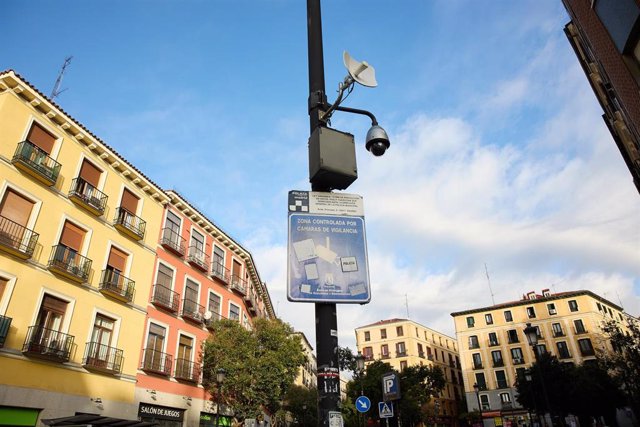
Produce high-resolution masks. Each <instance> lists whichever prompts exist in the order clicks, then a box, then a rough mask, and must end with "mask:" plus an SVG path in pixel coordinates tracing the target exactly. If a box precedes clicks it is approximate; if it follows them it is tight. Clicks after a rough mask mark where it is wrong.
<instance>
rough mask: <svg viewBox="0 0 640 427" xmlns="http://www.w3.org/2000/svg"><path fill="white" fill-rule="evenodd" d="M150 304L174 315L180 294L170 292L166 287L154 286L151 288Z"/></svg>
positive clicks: (178, 304)
mask: <svg viewBox="0 0 640 427" xmlns="http://www.w3.org/2000/svg"><path fill="white" fill-rule="evenodd" d="M151 303H152V304H154V305H156V306H159V307H162V308H164V309H165V310H169V311H171V312H172V313H175V312H177V311H178V308H179V306H180V294H179V293H177V292H174V291H172V290H171V289H169V288H167V287H166V286H162V285H160V284H156V285H154V286H153V295H152V296H151Z"/></svg>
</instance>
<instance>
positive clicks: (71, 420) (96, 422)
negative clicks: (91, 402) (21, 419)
mask: <svg viewBox="0 0 640 427" xmlns="http://www.w3.org/2000/svg"><path fill="white" fill-rule="evenodd" d="M42 423H43V424H45V425H48V426H74V427H80V426H86V427H90V426H98V427H151V426H157V425H158V423H156V422H148V421H138V420H125V419H122V418H112V417H104V416H102V415H95V414H79V415H73V416H70V417H62V418H49V419H47V420H42Z"/></svg>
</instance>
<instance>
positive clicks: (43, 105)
mask: <svg viewBox="0 0 640 427" xmlns="http://www.w3.org/2000/svg"><path fill="white" fill-rule="evenodd" d="M25 85H26V86H27V87H28V88H29V89H30V91H31V92H32V93H28V91H25V88H24V86H25ZM4 90H12V91H13V92H15V93H16V94H18V95H19V97H21V98H23V99H25V100H27V101H29V103H30V104H31V105H32V106H33V107H34V108H35V109H37V110H39V111H40V112H41V113H42V114H43V115H46V116H47V117H48V118H49V120H51V121H53V122H54V123H56V124H58V125H61V127H62V129H64V130H65V131H66V132H67V133H68V134H69V135H71V136H72V137H73V138H75V139H76V140H77V141H79V142H80V143H81V144H85V145H87V146H88V147H89V149H90V150H92V151H95V150H96V149H98V148H102V149H103V150H102V152H101V153H96V154H98V155H100V157H101V158H103V160H104V161H105V162H108V163H109V164H111V166H113V167H114V168H116V169H117V168H118V167H122V164H125V165H126V166H128V167H129V168H130V169H132V170H133V171H134V172H135V173H136V175H137V177H133V176H131V173H130V172H127V173H126V176H127V178H129V179H131V180H132V181H133V182H134V183H136V184H137V183H139V182H140V181H141V180H140V177H142V178H144V181H145V182H146V183H149V184H151V185H152V186H153V187H154V190H155V194H157V195H158V196H159V197H161V198H162V199H164V201H165V202H166V201H168V199H169V196H168V195H167V194H166V193H165V192H164V190H163V189H162V188H161V187H160V186H158V185H157V184H156V183H155V182H153V181H152V180H151V179H150V178H149V177H147V176H146V175H145V174H144V173H142V171H141V170H139V169H138V168H136V167H135V166H134V165H133V164H131V163H129V162H128V161H127V160H126V159H125V158H124V157H122V156H121V155H120V154H119V153H118V152H117V151H116V150H114V149H113V147H111V146H109V145H108V144H107V143H105V142H104V141H103V140H101V139H100V138H99V137H98V136H96V135H95V134H94V133H93V132H91V131H90V130H89V129H88V128H87V127H86V126H84V125H83V124H82V123H80V122H79V121H78V120H77V119H75V118H74V117H73V116H71V115H70V114H68V113H67V112H66V111H64V110H63V109H62V107H60V106H59V105H58V104H56V103H55V102H54V101H53V100H51V99H49V98H48V97H47V96H46V95H45V94H43V93H42V92H40V91H39V90H38V89H37V88H36V87H35V86H34V85H32V84H31V83H30V82H29V81H28V80H26V79H25V78H24V77H22V76H21V75H20V74H18V73H17V72H15V71H14V70H12V69H8V70H5V71H1V72H0V92H3V91H4ZM31 97H33V99H31ZM36 98H39V99H36ZM42 101H44V102H42ZM56 117H62V119H63V120H62V123H58V120H56ZM65 122H73V124H74V125H75V127H76V128H79V129H80V130H82V132H80V131H79V130H78V131H77V132H76V133H75V134H74V133H73V132H75V131H76V129H73V128H74V126H72V125H70V124H69V123H65ZM85 134H86V135H89V136H90V137H91V139H92V140H87V138H85ZM94 141H95V142H97V143H98V144H100V146H101V147H98V146H97V145H96V144H95V143H93V142H94ZM105 154H106V158H105V157H104V155H105ZM109 155H111V156H113V157H114V158H116V160H115V161H113V162H112V161H109V159H108V157H109ZM125 171H126V168H125V170H123V171H120V172H121V173H123V174H125ZM136 179H137V180H138V181H137V182H136ZM143 184H144V183H143ZM140 187H144V185H140ZM147 188H148V187H146V188H144V190H145V191H146V189H147Z"/></svg>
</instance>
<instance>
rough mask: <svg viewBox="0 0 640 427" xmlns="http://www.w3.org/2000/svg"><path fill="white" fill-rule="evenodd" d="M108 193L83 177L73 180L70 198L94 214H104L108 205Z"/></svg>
mask: <svg viewBox="0 0 640 427" xmlns="http://www.w3.org/2000/svg"><path fill="white" fill-rule="evenodd" d="M107 198H108V197H107V195H106V194H104V193H103V192H101V191H99V190H98V189H97V188H95V187H94V186H93V185H91V184H89V183H88V182H87V181H85V180H84V179H82V178H76V179H74V180H73V181H71V189H70V190H69V200H71V201H72V202H74V203H75V204H77V205H79V206H82V207H83V208H85V209H86V210H88V211H89V212H91V213H92V214H94V215H98V216H100V215H102V214H103V213H104V210H105V208H106V206H107Z"/></svg>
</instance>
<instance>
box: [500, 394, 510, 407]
mask: <svg viewBox="0 0 640 427" xmlns="http://www.w3.org/2000/svg"><path fill="white" fill-rule="evenodd" d="M500 402H501V403H502V404H503V405H510V404H511V395H510V394H509V393H500Z"/></svg>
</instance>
